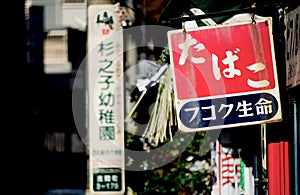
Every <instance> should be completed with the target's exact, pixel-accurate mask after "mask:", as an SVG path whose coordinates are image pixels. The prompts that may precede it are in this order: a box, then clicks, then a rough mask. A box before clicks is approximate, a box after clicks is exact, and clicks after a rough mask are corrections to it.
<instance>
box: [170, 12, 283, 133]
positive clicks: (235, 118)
mask: <svg viewBox="0 0 300 195" xmlns="http://www.w3.org/2000/svg"><path fill="white" fill-rule="evenodd" d="M271 19H272V18H270V17H268V18H264V19H258V20H256V21H251V20H249V21H247V22H240V23H234V24H223V25H216V26H204V27H199V28H197V29H193V30H186V31H185V32H184V31H183V30H174V31H169V32H168V41H169V47H170V50H171V51H170V57H171V65H172V67H173V77H174V89H175V99H176V109H177V111H178V112H177V118H178V125H179V129H181V130H182V131H184V132H192V131H203V130H211V129H220V128H229V127H235V126H243V125H252V124H262V123H267V122H275V121H280V120H281V119H282V116H281V105H280V99H279V88H278V81H277V72H276V63H275V56H274V46H273V39H272V32H271V29H272V20H271Z"/></svg>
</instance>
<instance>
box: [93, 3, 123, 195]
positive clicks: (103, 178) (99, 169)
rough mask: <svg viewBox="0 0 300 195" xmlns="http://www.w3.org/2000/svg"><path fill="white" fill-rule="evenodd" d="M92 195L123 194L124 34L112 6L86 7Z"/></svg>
mask: <svg viewBox="0 0 300 195" xmlns="http://www.w3.org/2000/svg"><path fill="white" fill-rule="evenodd" d="M87 32H88V34H87V36H88V41H87V42H88V46H87V47H88V58H87V79H88V82H87V83H88V130H89V131H88V132H89V146H88V148H89V184H90V192H91V194H124V191H125V190H124V189H125V188H124V187H125V182H124V178H125V176H124V123H123V119H124V95H123V79H122V78H123V77H122V73H123V34H122V27H121V25H120V23H119V18H118V16H117V14H116V12H115V10H114V6H113V5H112V4H107V5H106V4H99V5H90V6H89V7H88V30H87Z"/></svg>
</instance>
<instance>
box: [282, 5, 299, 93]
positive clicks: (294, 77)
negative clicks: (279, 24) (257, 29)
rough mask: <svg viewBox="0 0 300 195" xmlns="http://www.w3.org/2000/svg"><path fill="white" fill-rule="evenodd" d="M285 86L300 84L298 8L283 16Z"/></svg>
mask: <svg viewBox="0 0 300 195" xmlns="http://www.w3.org/2000/svg"><path fill="white" fill-rule="evenodd" d="M285 26H286V29H285V61H286V85H287V87H288V88H291V87H295V86H296V85H299V84H300V6H298V7H297V8H296V9H294V10H292V11H290V12H288V13H287V14H286V15H285Z"/></svg>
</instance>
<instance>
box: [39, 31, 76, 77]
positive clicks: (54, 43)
mask: <svg viewBox="0 0 300 195" xmlns="http://www.w3.org/2000/svg"><path fill="white" fill-rule="evenodd" d="M44 65H45V66H44V72H45V73H48V74H51V73H70V72H71V71H72V65H71V63H70V62H69V61H68V31H67V30H50V31H49V32H48V34H47V36H46V39H45V41H44Z"/></svg>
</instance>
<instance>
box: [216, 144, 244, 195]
mask: <svg viewBox="0 0 300 195" xmlns="http://www.w3.org/2000/svg"><path fill="white" fill-rule="evenodd" d="M211 158H212V175H213V186H212V191H211V195H221V194H222V195H240V194H244V193H245V189H243V188H244V187H242V185H241V176H242V175H241V158H240V155H239V151H238V150H237V149H233V148H228V147H223V146H222V145H221V144H220V143H219V141H216V142H215V144H214V147H213V148H212V156H211Z"/></svg>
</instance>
